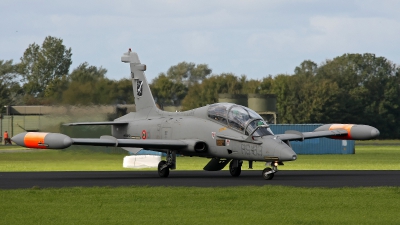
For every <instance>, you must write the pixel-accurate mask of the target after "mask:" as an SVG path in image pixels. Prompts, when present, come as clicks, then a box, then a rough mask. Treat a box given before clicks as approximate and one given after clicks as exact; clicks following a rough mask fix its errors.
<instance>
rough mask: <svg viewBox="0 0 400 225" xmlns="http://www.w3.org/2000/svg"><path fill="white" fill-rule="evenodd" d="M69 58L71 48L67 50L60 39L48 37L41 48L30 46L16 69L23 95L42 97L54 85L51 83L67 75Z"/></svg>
mask: <svg viewBox="0 0 400 225" xmlns="http://www.w3.org/2000/svg"><path fill="white" fill-rule="evenodd" d="M71 56H72V53H71V48H69V49H67V48H66V47H65V45H63V40H62V39H60V38H55V37H51V36H48V37H46V38H45V40H44V41H43V44H42V46H39V45H38V44H36V43H33V44H30V45H29V47H28V48H27V49H26V50H25V52H24V55H23V56H22V57H21V63H20V64H19V69H18V72H19V73H20V74H21V75H22V78H23V80H22V81H23V82H24V85H23V88H24V91H25V94H27V95H30V96H33V97H43V96H44V95H45V90H46V87H47V86H48V85H54V84H52V82H59V79H62V76H66V75H67V74H68V71H69V67H70V65H71V64H72V60H71ZM48 92H50V90H49V91H48ZM48 95H50V93H48Z"/></svg>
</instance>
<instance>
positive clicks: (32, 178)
mask: <svg viewBox="0 0 400 225" xmlns="http://www.w3.org/2000/svg"><path fill="white" fill-rule="evenodd" d="M263 185H284V186H295V187H376V186H400V171H375V170H373V171H364V170H363V171H348V170H347V171H303V170H301V171H279V172H278V173H276V174H275V177H274V179H273V180H264V179H263V178H262V176H261V171H258V170H256V171H247V170H246V171H242V174H241V176H240V177H231V176H230V174H229V172H228V171H218V172H207V171H171V173H170V176H169V177H168V178H160V177H158V174H157V171H112V172H97V171H95V172H0V189H19V188H32V187H35V186H36V187H40V188H49V187H94V186H100V187H102V186H111V187H120V186H188V187H231V186H263Z"/></svg>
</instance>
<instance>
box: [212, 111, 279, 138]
mask: <svg viewBox="0 0 400 225" xmlns="http://www.w3.org/2000/svg"><path fill="white" fill-rule="evenodd" d="M208 117H210V118H211V119H213V120H215V121H217V122H220V123H223V124H226V125H227V126H228V127H230V128H233V129H235V130H239V131H240V132H243V133H244V134H246V135H250V134H251V133H252V132H253V131H254V130H255V129H256V128H257V127H258V126H262V125H267V123H266V122H265V121H264V119H263V118H262V117H261V116H260V115H259V114H258V113H256V112H255V111H253V110H251V109H249V108H247V107H244V106H239V105H234V104H230V103H217V104H213V105H211V106H210V107H209V109H208ZM272 134H273V133H272V131H271V129H269V128H268V127H260V128H258V129H257V131H256V132H254V134H253V136H265V135H272Z"/></svg>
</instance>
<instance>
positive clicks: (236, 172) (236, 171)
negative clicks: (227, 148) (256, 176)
mask: <svg viewBox="0 0 400 225" xmlns="http://www.w3.org/2000/svg"><path fill="white" fill-rule="evenodd" d="M242 164H243V161H242V160H237V159H234V160H232V161H231V162H230V163H229V172H230V173H231V175H232V177H238V176H240V174H241V173H242Z"/></svg>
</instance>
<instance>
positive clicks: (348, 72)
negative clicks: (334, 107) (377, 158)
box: [318, 53, 400, 137]
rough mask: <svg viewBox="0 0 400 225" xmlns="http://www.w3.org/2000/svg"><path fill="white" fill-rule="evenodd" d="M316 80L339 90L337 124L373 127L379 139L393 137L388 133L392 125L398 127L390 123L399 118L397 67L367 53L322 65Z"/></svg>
mask: <svg viewBox="0 0 400 225" xmlns="http://www.w3.org/2000/svg"><path fill="white" fill-rule="evenodd" d="M318 76H319V77H320V78H323V79H328V80H330V81H331V82H336V83H337V84H338V86H339V89H340V90H339V93H340V94H339V101H340V103H341V104H340V112H341V113H340V114H337V116H338V117H337V118H338V120H339V121H341V122H344V123H360V124H369V125H372V126H375V127H377V128H378V129H380V130H381V137H386V136H390V133H393V130H389V129H388V128H392V129H393V124H396V127H398V126H399V125H400V124H399V122H397V121H396V120H393V118H396V116H398V115H399V114H398V112H397V111H398V110H396V109H397V107H398V105H399V104H398V100H396V99H398V96H399V95H398V94H399V92H398V91H399V85H400V83H399V78H398V67H397V66H396V65H395V64H393V63H392V62H390V61H389V60H387V59H386V58H384V57H376V56H375V54H371V53H365V54H344V55H342V56H339V57H336V58H334V59H333V60H328V61H326V63H325V64H324V65H322V66H321V67H320V68H319V71H318ZM389 102H391V103H389ZM388 118H390V119H389V120H388ZM389 121H390V122H389ZM398 130H399V129H398V128H397V129H394V131H395V132H397V133H398V132H399V131H398Z"/></svg>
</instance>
